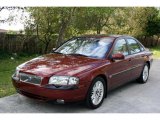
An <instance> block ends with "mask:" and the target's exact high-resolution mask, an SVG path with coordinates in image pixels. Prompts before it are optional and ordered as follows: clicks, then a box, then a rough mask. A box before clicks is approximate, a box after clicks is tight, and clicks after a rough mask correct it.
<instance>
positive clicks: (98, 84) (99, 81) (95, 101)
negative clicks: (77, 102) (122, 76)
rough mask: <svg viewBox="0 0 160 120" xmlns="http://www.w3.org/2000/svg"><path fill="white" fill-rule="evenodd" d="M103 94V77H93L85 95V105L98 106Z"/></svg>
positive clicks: (104, 91) (104, 92) (93, 107)
mask: <svg viewBox="0 0 160 120" xmlns="http://www.w3.org/2000/svg"><path fill="white" fill-rule="evenodd" d="M105 94H106V85H105V81H104V79H103V78H101V77H97V78H95V79H94V80H93V82H92V84H91V86H90V88H89V91H88V94H87V97H86V104H87V106H88V107H89V108H92V109H96V108H98V107H99V106H100V105H101V104H102V102H103V100H104V97H105Z"/></svg>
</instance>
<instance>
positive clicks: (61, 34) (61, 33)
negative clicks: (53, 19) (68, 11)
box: [56, 23, 67, 47]
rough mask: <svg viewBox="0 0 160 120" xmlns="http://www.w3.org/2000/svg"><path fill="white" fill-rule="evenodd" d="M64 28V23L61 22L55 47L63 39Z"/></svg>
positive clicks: (65, 26)
mask: <svg viewBox="0 0 160 120" xmlns="http://www.w3.org/2000/svg"><path fill="white" fill-rule="evenodd" d="M66 28H67V25H66V23H62V26H61V28H60V30H59V36H58V39H57V44H56V47H58V46H60V44H61V43H62V41H63V39H64V35H65V30H66Z"/></svg>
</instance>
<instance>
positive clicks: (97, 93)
mask: <svg viewBox="0 0 160 120" xmlns="http://www.w3.org/2000/svg"><path fill="white" fill-rule="evenodd" d="M103 94H104V86H103V83H102V82H101V81H97V82H96V83H95V84H94V86H93V89H92V95H91V100H92V103H93V104H94V105H98V104H99V103H100V102H101V100H102V99H103Z"/></svg>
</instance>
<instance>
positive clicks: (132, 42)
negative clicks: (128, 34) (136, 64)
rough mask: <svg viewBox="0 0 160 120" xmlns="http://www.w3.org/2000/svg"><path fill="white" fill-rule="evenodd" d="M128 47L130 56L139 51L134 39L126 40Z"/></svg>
mask: <svg viewBox="0 0 160 120" xmlns="http://www.w3.org/2000/svg"><path fill="white" fill-rule="evenodd" d="M127 42H128V46H129V49H130V52H131V54H134V53H138V52H140V51H141V49H140V46H139V44H138V43H137V41H136V40H134V39H127Z"/></svg>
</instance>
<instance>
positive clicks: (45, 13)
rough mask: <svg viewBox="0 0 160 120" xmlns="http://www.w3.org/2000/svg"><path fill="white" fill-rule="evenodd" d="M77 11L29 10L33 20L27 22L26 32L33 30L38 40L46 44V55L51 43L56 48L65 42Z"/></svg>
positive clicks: (60, 9)
mask: <svg viewBox="0 0 160 120" xmlns="http://www.w3.org/2000/svg"><path fill="white" fill-rule="evenodd" d="M75 10H76V8H53V7H45V8H44V7H43V8H29V9H28V11H29V12H30V13H31V19H30V20H28V21H27V22H26V30H29V29H31V30H32V31H33V32H32V33H34V34H35V35H36V36H37V38H38V40H39V41H41V42H42V43H43V44H44V46H45V47H44V53H46V52H47V51H48V47H49V44H50V43H51V41H53V43H54V46H55V45H56V46H59V45H60V44H61V42H63V39H64V36H65V33H66V29H67V27H68V26H69V24H70V22H71V20H72V17H73V15H74V12H75ZM52 45H53V44H52Z"/></svg>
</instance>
